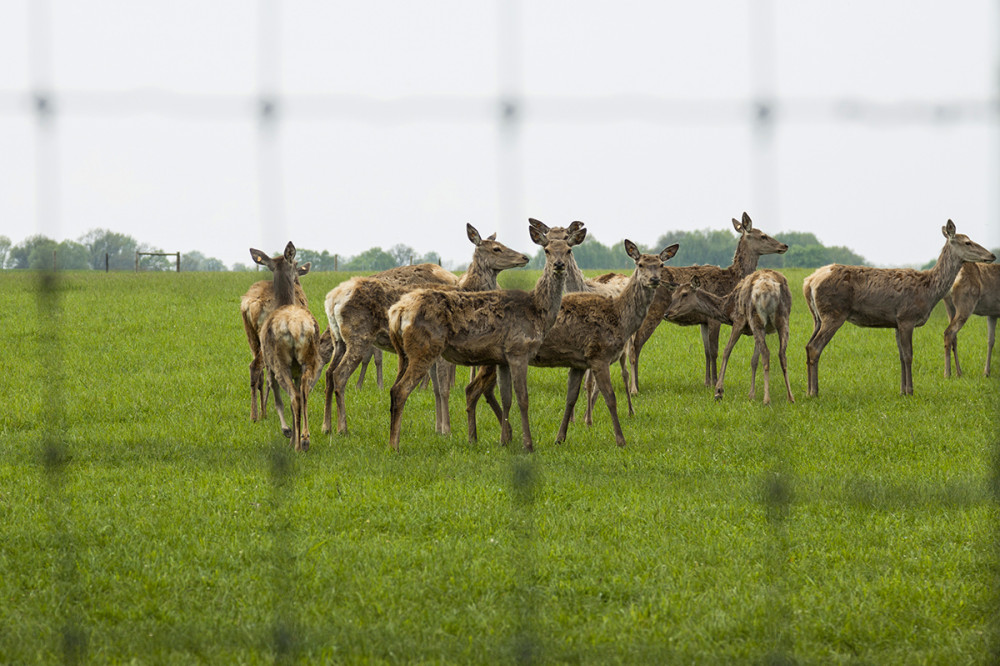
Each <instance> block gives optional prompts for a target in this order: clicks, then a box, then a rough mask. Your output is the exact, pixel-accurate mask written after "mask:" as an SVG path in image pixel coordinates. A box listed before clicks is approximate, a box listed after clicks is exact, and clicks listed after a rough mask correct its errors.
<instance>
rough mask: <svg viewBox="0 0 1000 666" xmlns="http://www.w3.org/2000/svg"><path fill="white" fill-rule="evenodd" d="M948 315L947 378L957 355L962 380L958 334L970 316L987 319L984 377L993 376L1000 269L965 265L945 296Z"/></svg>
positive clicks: (988, 265) (956, 368) (989, 266)
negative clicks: (991, 371)
mask: <svg viewBox="0 0 1000 666" xmlns="http://www.w3.org/2000/svg"><path fill="white" fill-rule="evenodd" d="M944 307H945V310H947V312H948V327H947V328H946V329H945V330H944V376H945V377H951V355H952V354H954V355H955V373H956V374H957V375H958V376H959V377H961V376H962V368H961V366H959V364H958V332H959V331H960V330H962V327H963V326H964V325H965V322H966V321H967V320H968V319H969V316H970V315H979V316H980V317H986V330H987V342H986V366H985V367H984V368H983V375H985V376H986V377H989V376H990V360H991V358H992V356H993V342H994V341H995V340H996V332H997V317H1000V265H997V264H978V263H967V264H962V268H961V269H960V270H959V271H958V277H956V278H955V282H954V283H953V284H952V285H951V291H950V292H949V293H947V294H945V296H944Z"/></svg>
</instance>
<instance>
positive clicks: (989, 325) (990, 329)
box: [983, 316, 997, 377]
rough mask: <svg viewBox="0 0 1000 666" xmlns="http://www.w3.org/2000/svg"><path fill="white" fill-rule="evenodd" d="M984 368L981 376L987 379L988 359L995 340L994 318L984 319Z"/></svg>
mask: <svg viewBox="0 0 1000 666" xmlns="http://www.w3.org/2000/svg"><path fill="white" fill-rule="evenodd" d="M986 332H987V340H986V367H985V368H984V369H983V374H984V375H986V376H987V377H989V376H990V359H991V358H992V357H993V341H994V340H996V336H997V318H996V317H992V316H990V317H986Z"/></svg>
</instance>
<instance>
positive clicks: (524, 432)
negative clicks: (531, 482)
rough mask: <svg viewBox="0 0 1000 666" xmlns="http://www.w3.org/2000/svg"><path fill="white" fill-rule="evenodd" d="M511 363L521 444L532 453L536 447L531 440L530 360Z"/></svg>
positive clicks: (516, 360) (517, 360)
mask: <svg viewBox="0 0 1000 666" xmlns="http://www.w3.org/2000/svg"><path fill="white" fill-rule="evenodd" d="M509 363H510V365H509V368H510V378H511V383H512V384H513V387H514V396H515V397H516V398H517V407H518V409H519V410H520V411H521V444H522V445H523V446H524V450H525V451H528V452H529V453H530V452H531V451H534V450H535V445H534V442H533V441H532V439H531V424H530V422H529V420H528V359H527V358H524V359H521V358H518V359H514V360H513V361H511V362H509Z"/></svg>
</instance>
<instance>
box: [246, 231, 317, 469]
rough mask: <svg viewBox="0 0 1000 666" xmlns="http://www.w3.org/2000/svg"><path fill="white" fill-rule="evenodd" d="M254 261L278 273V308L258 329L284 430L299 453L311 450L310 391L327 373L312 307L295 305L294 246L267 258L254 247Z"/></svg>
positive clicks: (262, 353)
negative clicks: (287, 400) (288, 408)
mask: <svg viewBox="0 0 1000 666" xmlns="http://www.w3.org/2000/svg"><path fill="white" fill-rule="evenodd" d="M250 256H251V258H253V260H254V262H256V263H258V264H260V265H262V266H266V267H267V268H268V270H270V271H271V272H272V273H273V274H274V281H273V291H274V309H273V310H272V311H271V313H270V314H269V315H267V317H266V318H265V319H264V323H263V324H262V325H261V327H260V346H261V355H262V357H263V359H264V367H265V368H266V370H267V375H268V383H269V384H270V386H271V389H272V390H273V391H274V404H275V407H276V408H277V410H278V417H279V419H280V420H281V431H282V433H283V434H285V436H287V437H290V438H291V445H292V446H293V447H294V448H295V450H296V451H308V450H309V413H308V398H309V392H310V391H311V390H312V388H313V386H314V385H315V384H316V380H317V379H319V376H320V373H321V372H322V370H323V358H322V355H321V352H320V332H319V323H318V322H317V321H316V318H315V317H313V315H312V313H311V312H310V311H309V309H308V308H306V307H303V306H301V305H299V304H298V303H297V302H296V298H295V279H296V276H297V274H298V268H299V267H298V266H297V265H296V263H295V245H293V244H292V242H291V241H289V242H288V245H286V246H285V252H284V254H283V255H278V256H276V257H269V256H267V254H265V253H264V252H261V251H260V250H255V249H253V248H250ZM280 389H284V391H285V392H286V393H288V395H289V396H290V397H291V399H292V427H291V428H289V427H288V425H287V424H286V423H285V410H284V405H283V404H282V400H281V390H280Z"/></svg>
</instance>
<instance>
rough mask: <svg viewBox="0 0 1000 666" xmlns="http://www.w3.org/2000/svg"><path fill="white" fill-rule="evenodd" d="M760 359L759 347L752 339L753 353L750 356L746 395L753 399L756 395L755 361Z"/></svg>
mask: <svg viewBox="0 0 1000 666" xmlns="http://www.w3.org/2000/svg"><path fill="white" fill-rule="evenodd" d="M758 359H760V347H759V346H758V345H757V341H756V340H754V345H753V355H752V356H751V357H750V393H749V394H748V395H747V397H748V398H749V399H750V400H753V399H754V398H755V397H756V396H757V361H758Z"/></svg>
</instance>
